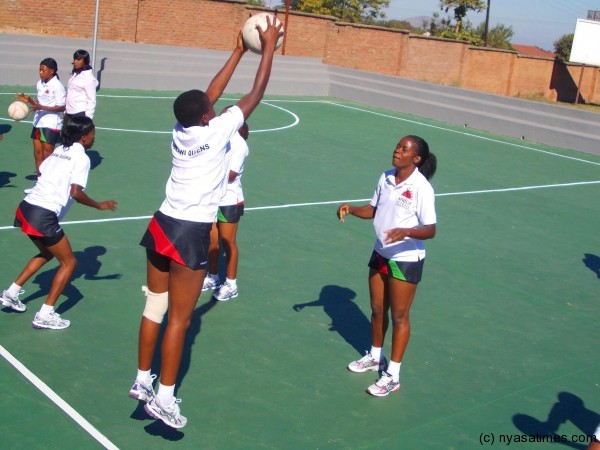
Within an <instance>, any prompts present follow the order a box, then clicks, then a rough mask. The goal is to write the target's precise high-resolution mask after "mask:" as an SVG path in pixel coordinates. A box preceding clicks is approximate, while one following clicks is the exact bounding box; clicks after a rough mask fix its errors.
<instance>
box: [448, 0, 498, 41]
mask: <svg viewBox="0 0 600 450" xmlns="http://www.w3.org/2000/svg"><path fill="white" fill-rule="evenodd" d="M451 8H452V9H453V10H454V20H456V25H455V27H454V33H455V34H459V33H460V32H461V29H462V27H463V19H464V18H465V16H466V15H467V13H468V12H469V11H476V12H480V11H483V10H484V9H486V8H487V5H486V3H485V2H484V1H483V0H440V9H441V10H443V11H445V12H448V10H449V9H451Z"/></svg>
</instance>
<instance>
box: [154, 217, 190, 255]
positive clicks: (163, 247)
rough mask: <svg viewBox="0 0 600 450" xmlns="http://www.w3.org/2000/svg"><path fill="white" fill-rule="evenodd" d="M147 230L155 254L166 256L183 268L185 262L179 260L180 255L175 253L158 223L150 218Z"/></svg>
mask: <svg viewBox="0 0 600 450" xmlns="http://www.w3.org/2000/svg"><path fill="white" fill-rule="evenodd" d="M148 230H149V231H150V234H151V235H152V237H153V238H154V245H155V246H156V252H157V253H160V254H161V255H164V256H167V257H169V258H171V259H172V260H173V261H175V262H176V263H179V264H181V265H183V266H185V262H184V261H183V259H182V258H181V255H180V254H179V252H178V251H177V249H176V248H175V247H174V246H173V244H171V241H169V238H168V237H167V236H166V235H165V233H164V231H163V230H162V228H161V227H160V225H159V224H158V222H157V221H156V220H155V219H154V217H153V218H152V220H151V221H150V224H149V225H148Z"/></svg>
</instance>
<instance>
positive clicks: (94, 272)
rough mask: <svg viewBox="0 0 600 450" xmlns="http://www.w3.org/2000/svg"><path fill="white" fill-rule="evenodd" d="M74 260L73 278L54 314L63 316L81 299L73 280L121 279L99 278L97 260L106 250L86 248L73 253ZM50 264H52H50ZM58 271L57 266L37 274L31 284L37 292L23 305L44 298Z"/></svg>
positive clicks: (114, 278)
mask: <svg viewBox="0 0 600 450" xmlns="http://www.w3.org/2000/svg"><path fill="white" fill-rule="evenodd" d="M32 250H33V249H32ZM73 254H74V255H75V258H77V267H76V268H75V271H74V272H73V276H72V277H71V281H70V282H69V284H67V286H66V287H65V290H64V291H63V295H64V296H65V297H67V299H66V300H65V301H62V302H61V301H60V300H59V303H58V306H57V308H56V312H58V313H59V314H63V313H65V312H66V311H68V310H69V309H71V308H72V307H73V306H75V305H76V304H77V303H78V302H79V301H80V300H81V299H82V298H83V294H82V293H81V292H80V291H79V289H77V288H76V287H75V286H73V283H72V282H73V280H76V279H78V278H81V277H83V279H84V280H90V281H100V280H118V279H120V278H121V274H118V273H115V274H112V275H103V276H99V275H98V274H99V273H100V268H101V267H102V263H101V262H100V260H99V259H98V258H99V257H100V256H102V255H104V254H106V248H105V247H102V246H99V245H95V246H92V247H88V248H86V249H85V250H83V251H79V252H73ZM53 261H54V260H53ZM50 264H52V262H50ZM57 270H58V266H56V267H54V268H53V269H50V270H46V271H45V272H42V273H39V274H38V275H37V276H36V277H35V278H34V279H33V284H37V285H38V290H37V291H35V292H33V293H32V294H30V295H28V296H27V298H26V299H25V300H23V303H29V302H31V301H33V300H35V299H37V298H39V297H45V296H46V295H47V294H48V291H49V290H50V286H51V285H52V280H53V279H54V276H55V275H56V271H57Z"/></svg>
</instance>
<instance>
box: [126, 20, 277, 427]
mask: <svg viewBox="0 0 600 450" xmlns="http://www.w3.org/2000/svg"><path fill="white" fill-rule="evenodd" d="M259 33H260V36H261V38H262V42H263V52H262V56H261V60H260V63H259V66H258V69H257V72H256V77H255V79H254V85H253V87H252V90H251V91H250V92H249V93H248V94H246V95H244V96H243V97H242V98H241V99H240V100H239V101H238V102H237V104H236V105H234V106H232V107H231V108H229V109H228V110H227V111H226V112H225V113H223V114H221V115H220V116H217V115H216V113H215V109H214V104H215V103H216V102H217V100H218V99H219V98H220V97H221V95H222V94H223V91H224V90H225V88H226V86H227V84H228V83H229V80H230V79H231V76H232V75H233V72H234V70H235V68H236V67H237V65H238V63H239V62H240V60H241V58H242V56H243V55H244V53H245V52H246V51H247V48H246V46H245V45H244V43H243V40H242V34H241V32H240V33H239V35H238V38H237V45H236V48H235V49H234V50H233V53H232V54H231V56H230V57H229V59H228V61H227V62H226V63H225V65H224V66H223V68H222V69H221V70H220V71H219V72H218V73H217V74H216V75H215V77H214V78H213V80H212V81H211V83H210V85H209V86H208V89H207V90H206V93H204V92H202V91H199V90H192V91H187V92H184V93H182V94H180V95H179V96H178V97H177V99H176V100H175V102H174V104H173V111H174V113H175V118H176V119H177V123H176V124H175V128H174V129H173V141H172V143H171V153H172V156H173V166H172V169H171V175H170V177H169V179H168V181H167V186H166V199H165V200H164V202H163V204H162V205H161V207H160V209H159V210H158V211H157V212H156V213H155V214H154V216H153V217H152V219H151V221H150V223H149V225H148V229H147V230H146V233H145V234H144V236H143V237H142V241H141V245H142V246H144V247H145V248H146V261H147V262H146V267H147V283H148V285H147V286H144V287H143V288H142V290H143V291H144V293H145V295H146V306H145V308H144V312H143V314H142V321H141V324H140V331H139V347H138V372H137V376H136V380H135V383H134V384H133V386H132V388H131V389H130V391H129V396H130V397H132V398H135V399H138V400H141V401H145V402H147V403H146V405H145V406H144V408H145V410H146V412H147V413H148V414H149V415H150V416H152V417H154V418H155V419H160V420H162V421H163V422H164V423H165V424H166V425H168V426H170V427H173V428H181V427H183V426H185V424H186V423H187V419H186V418H185V417H184V416H182V415H181V413H180V409H179V405H178V403H179V402H180V400H179V399H176V398H175V395H174V394H175V382H176V380H177V375H178V372H179V365H180V362H181V355H182V352H183V344H184V340H185V335H186V332H187V330H188V328H189V325H190V321H191V317H192V313H193V311H194V307H195V306H196V302H197V301H198V298H199V296H200V292H201V289H202V286H203V282H204V278H205V276H206V265H207V259H208V248H209V244H210V230H211V227H212V225H213V223H214V221H215V220H216V218H217V210H218V206H219V201H220V200H221V198H222V197H223V194H224V193H225V187H226V181H225V180H226V172H227V167H226V166H225V154H226V146H227V143H228V142H229V140H230V139H231V137H232V136H233V135H234V134H235V133H236V132H237V131H238V130H239V129H240V128H241V127H242V125H243V124H244V121H245V120H246V119H247V118H248V117H249V116H250V114H251V113H252V111H254V109H255V108H256V106H258V104H259V103H260V101H261V99H262V97H263V95H264V93H265V90H266V88H267V84H268V82H269V77H270V75H271V66H272V63H273V52H274V51H275V45H276V43H277V40H278V38H279V36H280V33H281V24H279V25H277V26H275V25H273V23H272V21H271V20H269V21H268V24H267V27H266V29H265V30H262V29H259ZM167 310H168V311H169V314H168V321H167V325H166V328H165V331H164V335H163V338H162V343H161V371H160V382H159V384H158V391H157V393H156V395H155V394H154V389H153V387H152V382H153V380H154V378H156V377H155V375H151V373H150V370H151V366H152V357H153V355H154V349H155V346H156V343H157V340H158V334H159V331H160V324H161V322H162V320H163V317H164V315H165V314H166V312H167Z"/></svg>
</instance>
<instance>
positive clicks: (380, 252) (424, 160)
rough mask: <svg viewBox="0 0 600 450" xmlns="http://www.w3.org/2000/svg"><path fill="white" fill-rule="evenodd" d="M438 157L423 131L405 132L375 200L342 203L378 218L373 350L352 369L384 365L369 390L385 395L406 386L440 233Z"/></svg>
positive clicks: (372, 278) (346, 209)
mask: <svg viewBox="0 0 600 450" xmlns="http://www.w3.org/2000/svg"><path fill="white" fill-rule="evenodd" d="M436 164H437V160H436V158H435V155H434V154H433V153H431V152H430V151H429V145H428V144H427V142H425V141H424V140H423V139H422V138H420V137H418V136H405V137H403V138H402V139H400V142H398V144H397V145H396V148H395V149H394V153H393V156H392V165H393V166H394V168H393V169H390V170H388V171H386V172H384V173H383V174H382V175H381V177H380V178H379V183H378V184H377V188H376V189H375V194H374V195H373V198H372V199H371V202H370V203H369V204H367V205H364V206H350V205H348V204H346V203H345V204H343V205H341V206H340V207H339V208H338V210H337V216H338V218H339V219H340V220H341V221H342V222H343V221H344V216H346V215H348V214H350V215H353V216H356V217H359V218H361V219H374V223H373V226H374V228H375V234H376V241H375V249H374V250H373V254H372V255H371V259H370V261H369V292H370V297H371V339H372V343H371V345H372V346H371V350H370V351H368V352H367V354H366V355H365V356H364V357H363V358H361V359H359V360H357V361H353V362H351V363H350V364H349V365H348V369H349V370H350V371H352V372H367V371H376V372H378V371H382V374H381V377H380V378H379V380H378V381H377V382H376V383H374V384H372V385H371V386H369V387H368V389H367V392H368V393H369V394H371V395H375V396H377V397H385V396H386V395H388V394H389V393H390V392H394V391H397V390H399V389H400V366H401V364H402V358H403V356H404V352H405V350H406V346H407V345H408V340H409V337H410V320H409V310H410V306H411V304H412V302H413V299H414V297H415V293H416V290H417V284H418V283H419V281H421V275H422V273H423V265H424V262H425V246H424V245H423V241H424V240H426V239H432V238H433V237H434V236H435V233H436V213H435V195H434V191H433V188H432V186H431V184H430V183H429V181H428V180H429V179H430V178H431V177H433V175H434V173H435V170H436ZM390 310H391V316H392V352H391V357H390V362H389V365H388V366H387V368H386V367H385V366H386V361H385V358H384V356H383V343H384V339H385V334H386V332H387V329H388V325H389V311H390Z"/></svg>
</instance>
